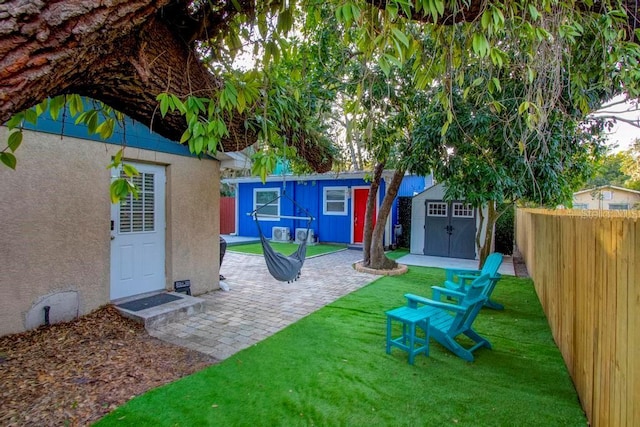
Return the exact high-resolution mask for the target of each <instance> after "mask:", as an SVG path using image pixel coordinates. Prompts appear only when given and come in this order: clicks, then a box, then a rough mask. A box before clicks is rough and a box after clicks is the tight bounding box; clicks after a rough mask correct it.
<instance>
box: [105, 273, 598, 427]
mask: <svg viewBox="0 0 640 427" xmlns="http://www.w3.org/2000/svg"><path fill="white" fill-rule="evenodd" d="M443 279H444V271H443V270H440V269H435V268H424V267H411V268H410V270H409V272H408V273H407V274H405V275H403V276H392V277H383V278H380V279H378V280H376V281H375V282H373V283H371V284H370V285H368V286H366V287H364V288H362V289H360V290H358V291H356V292H354V293H352V294H350V295H347V296H345V297H343V298H341V299H339V300H337V301H335V302H334V303H332V304H329V305H328V306H326V307H324V308H322V309H321V310H318V311H316V312H315V313H313V314H311V315H309V316H307V317H306V318H304V319H302V320H300V321H298V322H297V323H295V324H292V325H291V326H289V327H287V328H286V329H284V330H282V331H280V332H279V333H277V334H275V335H273V336H272V337H270V338H268V339H266V340H264V341H262V342H260V343H258V344H257V345H255V346H253V347H250V348H248V349H246V350H243V351H241V352H239V353H237V354H236V355H234V356H232V357H231V358H229V359H227V360H225V361H223V362H222V363H220V364H218V365H214V366H211V367H209V368H207V369H205V370H203V371H201V372H199V373H197V374H194V375H192V376H189V377H186V378H184V379H182V380H180V381H177V382H175V383H173V384H169V385H167V386H164V387H160V388H158V389H155V390H152V391H150V392H148V393H146V394H144V395H143V396H140V397H138V398H135V399H133V400H131V401H130V402H129V403H127V404H126V405H124V406H123V407H121V408H119V409H117V410H116V411H114V412H113V413H111V414H110V415H108V416H107V417H105V418H104V419H103V420H101V421H100V422H99V423H98V425H100V426H109V425H154V426H155V425H167V426H169V425H183V426H189V425H224V426H245V425H246V426H251V425H259V426H303V425H304V426H306V425H345V426H371V425H386V426H431V425H433V426H435V425H444V424H449V425H451V424H457V425H472V426H500V425H503V426H512V425H518V426H541V425H549V426H550V425H553V426H559V425H570V426H578V425H587V421H586V418H585V416H584V413H583V411H582V409H581V407H580V404H579V402H578V398H577V394H576V392H575V390H574V388H573V384H572V382H571V380H570V378H569V375H568V373H567V370H566V368H565V366H564V363H563V361H562V358H561V356H560V353H559V351H558V349H557V347H556V346H555V344H554V342H553V339H552V336H551V332H550V330H549V327H548V325H547V321H546V319H545V316H544V314H543V312H542V309H541V307H540V304H539V302H538V299H537V297H536V295H535V292H534V289H533V284H532V282H531V281H530V280H529V279H519V278H514V277H506V278H504V279H503V280H502V281H501V282H500V284H499V285H498V287H497V288H496V290H495V292H494V294H493V295H494V298H495V299H496V300H497V301H500V302H501V303H503V304H504V305H505V307H506V309H505V310H504V311H492V310H489V309H483V311H482V312H481V313H480V314H479V316H478V318H477V320H476V323H475V329H476V330H477V331H478V332H479V333H480V334H482V335H484V336H486V337H487V338H488V339H489V341H491V343H492V345H493V350H488V349H480V350H478V351H477V352H476V353H475V355H476V361H475V362H473V363H468V362H465V361H463V360H462V359H459V358H457V357H455V356H454V355H453V354H451V353H450V352H448V351H447V350H445V349H444V348H443V347H441V346H440V345H438V344H437V343H435V342H434V341H432V342H431V357H429V358H427V357H424V356H419V357H417V358H416V361H415V365H413V366H411V365H408V364H407V356H406V353H404V352H401V351H400V350H397V349H396V350H393V352H392V354H391V355H387V354H386V353H385V316H384V311H385V310H388V309H390V308H393V307H396V306H399V305H403V304H404V303H405V301H404V297H403V295H404V293H406V292H412V293H418V294H423V295H428V294H430V292H429V285H433V284H438V283H441V282H442V280H443Z"/></svg>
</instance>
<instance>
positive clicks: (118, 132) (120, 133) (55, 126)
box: [24, 101, 210, 158]
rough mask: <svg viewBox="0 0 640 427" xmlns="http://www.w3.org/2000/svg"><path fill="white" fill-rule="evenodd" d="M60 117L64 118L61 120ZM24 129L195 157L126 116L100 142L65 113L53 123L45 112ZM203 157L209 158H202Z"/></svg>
mask: <svg viewBox="0 0 640 427" xmlns="http://www.w3.org/2000/svg"><path fill="white" fill-rule="evenodd" d="M89 102H90V101H89ZM62 117H64V121H63V119H62ZM63 123H64V126H63ZM24 128H25V129H28V130H33V131H37V132H44V133H51V134H56V135H63V136H70V137H74V138H80V139H86V140H90V141H97V142H105V143H108V144H114V145H126V146H127V147H132V148H140V149H143V150H150V151H156V152H160V153H168V154H176V155H178V156H184V157H195V158H197V157H198V156H196V155H195V154H192V153H191V151H189V147H188V146H186V145H181V144H180V143H178V142H175V141H172V140H170V139H168V138H165V137H163V136H160V135H158V134H156V133H154V132H152V131H151V130H150V129H149V128H148V127H146V126H145V125H143V124H142V123H140V122H136V121H134V120H132V119H131V118H129V117H126V116H125V120H124V128H123V127H122V124H120V123H119V124H118V125H116V129H115V130H114V132H113V135H112V136H111V137H110V138H108V139H102V138H100V136H99V135H96V134H89V131H88V129H87V127H86V126H85V125H84V124H75V117H71V114H70V113H69V112H68V111H67V114H65V115H62V114H61V116H60V117H59V118H58V120H53V119H52V118H51V116H50V115H49V114H48V111H47V112H45V113H43V114H42V115H40V117H38V122H37V123H36V125H33V124H31V123H28V122H25V123H24ZM203 158H210V157H209V156H203Z"/></svg>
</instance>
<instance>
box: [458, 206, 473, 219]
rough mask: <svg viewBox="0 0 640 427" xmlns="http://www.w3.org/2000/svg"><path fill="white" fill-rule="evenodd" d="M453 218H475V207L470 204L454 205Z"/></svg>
mask: <svg viewBox="0 0 640 427" xmlns="http://www.w3.org/2000/svg"><path fill="white" fill-rule="evenodd" d="M453 216H454V217H456V218H473V207H472V206H471V205H470V204H469V203H454V204H453Z"/></svg>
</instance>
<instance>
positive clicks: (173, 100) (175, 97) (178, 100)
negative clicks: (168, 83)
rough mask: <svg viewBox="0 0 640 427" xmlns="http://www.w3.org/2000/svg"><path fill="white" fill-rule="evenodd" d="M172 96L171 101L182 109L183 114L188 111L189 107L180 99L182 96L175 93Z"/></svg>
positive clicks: (179, 109)
mask: <svg viewBox="0 0 640 427" xmlns="http://www.w3.org/2000/svg"><path fill="white" fill-rule="evenodd" d="M170 96H171V102H172V104H173V105H174V107H175V108H177V109H178V111H180V113H182V114H184V113H186V112H187V107H186V106H185V105H184V103H183V102H182V101H181V100H180V98H178V97H177V96H175V95H174V94H171V95H170Z"/></svg>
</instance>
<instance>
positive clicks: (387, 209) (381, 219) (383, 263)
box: [368, 168, 405, 270]
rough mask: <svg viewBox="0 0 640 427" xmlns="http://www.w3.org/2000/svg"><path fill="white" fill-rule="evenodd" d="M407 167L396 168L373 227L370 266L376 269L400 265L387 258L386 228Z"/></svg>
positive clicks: (388, 268)
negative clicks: (385, 246)
mask: <svg viewBox="0 0 640 427" xmlns="http://www.w3.org/2000/svg"><path fill="white" fill-rule="evenodd" d="M404 173H405V169H404V168H400V169H396V171H395V172H394V174H393V178H391V182H390V183H388V185H387V189H386V192H385V195H384V199H383V200H382V204H381V205H380V210H379V211H378V219H377V220H376V225H375V227H374V229H373V237H372V239H371V258H370V261H369V265H368V267H370V268H374V269H376V270H391V269H394V268H396V267H397V266H398V263H397V262H395V261H394V260H392V259H389V258H387V256H386V255H385V253H384V229H385V224H386V223H387V219H388V218H389V214H390V213H391V207H392V206H393V201H394V200H395V198H396V196H397V195H398V190H399V189H400V184H402V178H403V177H404Z"/></svg>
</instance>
